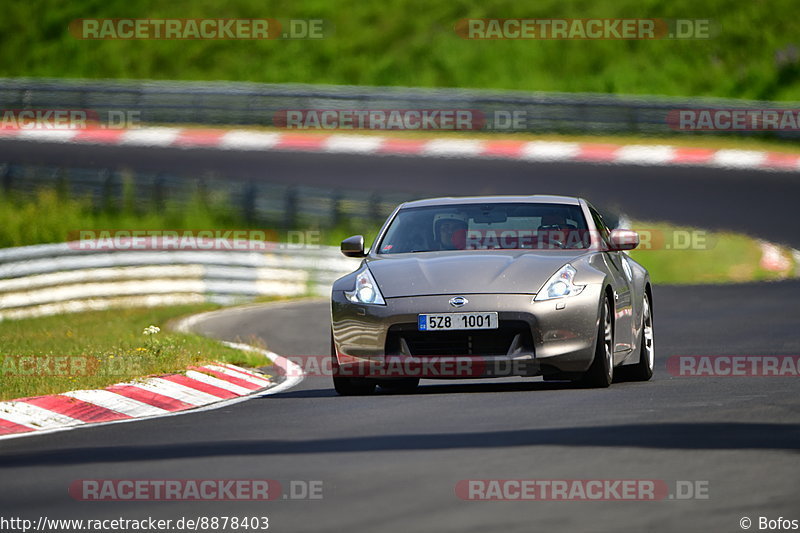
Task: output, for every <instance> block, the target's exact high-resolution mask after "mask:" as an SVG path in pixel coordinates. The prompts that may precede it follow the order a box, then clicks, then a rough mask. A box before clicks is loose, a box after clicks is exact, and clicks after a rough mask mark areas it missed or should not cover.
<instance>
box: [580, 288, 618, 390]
mask: <svg viewBox="0 0 800 533" xmlns="http://www.w3.org/2000/svg"><path fill="white" fill-rule="evenodd" d="M599 322H600V324H599V325H598V328H597V344H596V345H595V350H594V360H593V361H592V366H590V367H589V370H587V371H586V373H585V374H584V375H583V376H582V377H581V379H580V380H579V384H580V385H582V386H584V387H594V388H604V387H608V386H609V385H611V382H612V381H614V324H613V322H612V320H611V302H610V301H609V300H608V295H604V296H603V305H602V307H601V308H600V321H599Z"/></svg>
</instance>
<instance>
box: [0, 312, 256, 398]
mask: <svg viewBox="0 0 800 533" xmlns="http://www.w3.org/2000/svg"><path fill="white" fill-rule="evenodd" d="M214 307H215V306H213V305H195V306H176V307H162V308H135V309H115V310H109V311H92V312H86V313H75V314H71V315H69V317H68V318H65V317H64V316H51V317H42V318H29V319H23V320H8V321H3V322H0V339H2V341H1V342H2V346H3V350H2V354H0V362H2V367H0V376H2V379H1V380H0V383H2V386H0V400H9V399H14V398H22V397H26V396H38V395H43V394H53V393H58V392H64V391H68V390H78V389H94V388H102V387H105V386H108V385H111V384H114V383H120V382H123V381H127V380H131V379H135V378H137V377H142V376H148V375H154V374H155V375H158V374H165V373H170V372H179V371H181V370H184V369H185V368H186V367H187V366H190V365H193V364H198V363H203V362H207V361H225V362H229V363H232V364H237V365H243V366H251V367H257V366H264V364H265V359H264V358H263V357H262V356H260V355H258V354H254V353H249V352H242V351H239V350H234V349H232V348H228V347H226V346H223V345H222V344H221V343H219V342H217V341H215V340H212V339H208V338H205V337H201V336H199V335H191V334H183V333H175V332H172V331H168V330H167V328H166V327H165V325H166V324H167V322H168V321H169V320H171V319H173V318H174V317H178V316H183V315H187V314H192V313H197V312H201V311H207V310H211V309H213V308H214ZM149 326H156V327H159V328H160V331H159V332H158V333H155V334H150V335H148V334H145V333H144V331H145V329H146V328H148V327H149ZM243 340H244V341H245V342H247V343H249V344H259V341H258V340H256V339H243ZM25 356H36V357H35V358H34V359H30V358H28V359H25Z"/></svg>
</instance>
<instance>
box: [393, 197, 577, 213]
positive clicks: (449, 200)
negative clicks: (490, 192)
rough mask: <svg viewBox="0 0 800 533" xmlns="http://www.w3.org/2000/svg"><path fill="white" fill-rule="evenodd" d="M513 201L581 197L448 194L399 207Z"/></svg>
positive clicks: (569, 202)
mask: <svg viewBox="0 0 800 533" xmlns="http://www.w3.org/2000/svg"><path fill="white" fill-rule="evenodd" d="M513 203H528V204H565V205H580V203H581V199H580V198H576V197H574V196H555V195H549V194H536V195H531V196H462V197H459V196H448V197H443V198H426V199H423V200H414V201H412V202H406V203H404V204H403V205H402V206H401V208H402V209H406V208H409V207H428V206H434V205H457V204H513Z"/></svg>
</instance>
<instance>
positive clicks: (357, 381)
mask: <svg viewBox="0 0 800 533" xmlns="http://www.w3.org/2000/svg"><path fill="white" fill-rule="evenodd" d="M331 358H332V361H331V369H332V371H333V388H334V389H336V392H337V393H338V394H340V395H342V396H364V395H367V394H372V393H373V392H375V382H374V381H371V380H369V379H366V378H349V377H344V376H340V375H339V374H340V372H339V360H338V359H337V358H336V345H335V344H334V343H333V333H331Z"/></svg>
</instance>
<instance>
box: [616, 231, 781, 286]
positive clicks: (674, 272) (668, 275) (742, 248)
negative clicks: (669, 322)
mask: <svg viewBox="0 0 800 533" xmlns="http://www.w3.org/2000/svg"><path fill="white" fill-rule="evenodd" d="M632 227H633V228H634V229H637V228H638V229H639V230H640V236H642V237H643V239H642V245H641V246H640V248H638V249H636V250H632V251H631V252H630V256H631V257H632V258H633V259H635V260H636V261H638V262H639V263H641V264H642V265H644V266H645V267H646V268H647V269H648V271H649V272H650V277H651V279H652V281H653V283H668V284H694V283H697V284H699V283H736V282H745V281H763V280H775V279H783V278H786V277H788V276H790V275H791V273H792V272H794V270H795V268H796V265H795V264H794V260H793V259H792V254H791V253H789V250H787V249H785V248H783V249H782V254H783V255H784V256H785V257H786V258H788V259H789V264H790V265H791V266H790V268H789V269H787V270H785V271H783V272H775V271H770V270H765V269H763V268H762V267H761V265H760V262H761V253H762V252H761V247H760V245H759V242H758V241H757V240H756V239H753V238H751V237H748V236H746V235H741V234H737V233H726V232H707V231H702V230H697V229H695V228H688V227H684V226H675V225H672V224H665V223H647V222H635V223H633V224H632ZM645 235H650V236H651V238H650V239H649V241H650V243H649V244H647V242H648V241H647V239H646V238H644V236H645Z"/></svg>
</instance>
